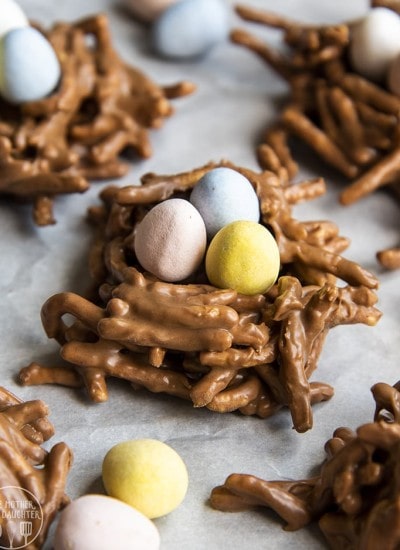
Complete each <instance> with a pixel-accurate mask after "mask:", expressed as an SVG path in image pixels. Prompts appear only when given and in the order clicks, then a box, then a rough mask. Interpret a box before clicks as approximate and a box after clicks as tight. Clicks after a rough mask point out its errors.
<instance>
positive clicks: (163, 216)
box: [134, 199, 207, 282]
mask: <svg viewBox="0 0 400 550" xmlns="http://www.w3.org/2000/svg"><path fill="white" fill-rule="evenodd" d="M206 245H207V235H206V228H205V225H204V221H203V219H202V217H201V216H200V214H199V212H198V211H197V210H196V208H195V207H194V206H193V205H192V204H190V202H189V201H186V200H184V199H168V200H166V201H163V202H160V203H158V204H157V205H156V206H153V208H152V209H151V210H149V212H148V213H147V214H146V216H145V217H144V218H143V220H142V221H141V222H140V223H139V224H138V226H137V228H136V233H135V244H134V248H135V254H136V257H137V259H138V260H139V262H140V264H141V265H142V267H143V268H144V269H146V270H147V271H150V273H153V275H155V276H156V277H158V278H159V279H161V280H163V281H167V282H175V281H182V280H183V279H186V278H187V277H189V275H191V274H192V273H194V272H195V271H196V269H197V268H198V267H199V265H200V263H201V261H202V260H203V258H204V254H205V251H206Z"/></svg>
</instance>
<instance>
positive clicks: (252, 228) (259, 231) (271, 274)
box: [206, 221, 280, 295]
mask: <svg viewBox="0 0 400 550" xmlns="http://www.w3.org/2000/svg"><path fill="white" fill-rule="evenodd" d="M279 269H280V254H279V248H278V245H277V242H276V240H275V239H274V237H273V235H272V233H270V232H269V231H268V229H267V228H266V227H264V226H263V225H261V224H259V223H255V222H249V221H236V222H232V223H230V224H228V225H226V226H225V227H223V228H222V229H220V230H219V231H218V233H217V234H216V235H215V237H214V238H213V240H212V241H211V243H210V246H209V247H208V250H207V255H206V272H207V276H208V279H209V281H210V282H211V283H212V284H213V285H215V286H217V287H219V288H233V289H234V290H237V291H238V292H240V293H241V294H246V295H253V294H262V293H264V292H267V291H268V290H269V289H270V288H271V286H272V285H273V284H274V283H275V281H276V279H277V277H278V274H279Z"/></svg>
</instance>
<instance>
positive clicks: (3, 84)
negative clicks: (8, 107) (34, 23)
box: [0, 0, 61, 104]
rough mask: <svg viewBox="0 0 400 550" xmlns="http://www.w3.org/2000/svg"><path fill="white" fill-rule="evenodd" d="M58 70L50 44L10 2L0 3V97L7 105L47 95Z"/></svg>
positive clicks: (17, 7) (57, 77)
mask: <svg viewBox="0 0 400 550" xmlns="http://www.w3.org/2000/svg"><path fill="white" fill-rule="evenodd" d="M60 75H61V69H60V64H59V61H58V59H57V56H56V54H55V52H54V50H53V47H52V46H51V44H50V43H49V41H48V40H47V39H46V38H45V37H44V36H43V34H42V33H40V32H39V31H38V30H36V29H34V28H33V27H30V26H29V22H28V20H27V18H26V16H25V15H24V13H23V12H22V10H21V9H20V7H19V6H18V5H17V4H16V3H15V2H13V0H2V2H1V16H0V95H1V96H2V97H3V98H4V99H6V100H7V101H8V102H10V103H16V104H18V103H24V102H26V101H36V100H39V99H42V98H44V97H46V96H47V95H49V94H50V93H51V92H52V91H53V90H54V88H55V87H56V86H57V83H58V81H59V80H60Z"/></svg>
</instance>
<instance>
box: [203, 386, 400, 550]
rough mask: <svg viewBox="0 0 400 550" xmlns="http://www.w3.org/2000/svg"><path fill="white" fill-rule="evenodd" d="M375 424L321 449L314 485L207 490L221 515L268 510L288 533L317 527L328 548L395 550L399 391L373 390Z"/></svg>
mask: <svg viewBox="0 0 400 550" xmlns="http://www.w3.org/2000/svg"><path fill="white" fill-rule="evenodd" d="M372 394H373V397H374V399H375V404H376V409H375V415H374V419H373V422H370V423H368V424H363V425H362V426H359V427H358V428H357V430H356V431H353V430H351V429H349V428H338V429H336V430H335V432H334V434H333V437H332V438H331V439H329V441H327V443H326V444H325V451H326V455H327V457H326V460H325V461H324V463H323V464H322V466H321V469H320V472H319V474H318V475H316V476H315V477H313V478H310V479H304V480H299V481H264V480H262V479H260V478H257V477H255V476H251V475H245V474H232V475H231V476H229V477H228V478H227V480H226V481H225V483H224V485H221V486H220V487H216V488H215V489H213V491H212V494H211V505H212V506H213V507H214V508H216V509H218V510H224V511H230V512H234V511H239V510H246V509H249V508H254V507H257V506H266V507H268V508H271V509H272V510H274V511H275V512H276V513H277V514H279V516H281V518H282V519H283V520H284V521H285V522H286V526H285V529H287V530H290V531H293V530H297V529H300V528H301V527H304V526H305V525H307V524H309V523H311V522H312V521H318V525H319V527H320V529H321V531H322V532H323V534H324V536H325V538H326V540H327V542H328V544H329V546H330V548H334V549H338V548H348V549H354V550H356V549H361V548H378V547H379V546H382V547H383V548H387V549H393V550H394V549H395V548H398V546H399V543H400V527H399V521H398V517H399V512H398V511H399V501H400V484H399V478H398V468H399V466H398V465H399V460H400V383H399V382H397V384H395V385H394V386H393V387H392V386H390V385H388V384H385V383H378V384H375V385H374V386H373V387H372Z"/></svg>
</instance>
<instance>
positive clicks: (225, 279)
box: [134, 167, 280, 295]
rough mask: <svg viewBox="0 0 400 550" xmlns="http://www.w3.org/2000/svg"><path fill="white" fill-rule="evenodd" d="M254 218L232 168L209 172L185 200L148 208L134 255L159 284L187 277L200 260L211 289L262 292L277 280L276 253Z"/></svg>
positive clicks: (251, 199)
mask: <svg viewBox="0 0 400 550" xmlns="http://www.w3.org/2000/svg"><path fill="white" fill-rule="evenodd" d="M259 218H260V207H259V201H258V197H257V194H256V192H255V191H254V189H253V186H252V185H251V183H250V182H249V180H248V179H247V178H245V177H244V176H243V175H242V174H240V173H239V172H237V171H236V170H232V169H230V168H225V167H220V168H215V169H213V170H210V171H209V172H207V173H206V174H205V175H204V176H203V177H202V178H201V179H200V180H199V181H198V182H197V184H196V185H195V186H194V188H193V190H192V192H191V194H190V196H189V200H185V199H181V198H173V199H168V200H165V201H163V202H161V203H158V204H157V205H156V206H154V207H153V208H152V209H150V210H149V212H148V213H147V214H146V215H145V216H144V218H143V219H142V221H141V222H140V223H139V224H138V225H137V228H136V231H135V235H134V250H135V254H136V257H137V259H138V261H139V263H140V264H141V265H142V267H143V268H144V269H146V270H147V271H149V272H150V273H152V274H153V275H156V277H158V278H159V279H161V280H163V281H167V282H177V281H182V280H184V279H187V278H189V277H190V276H191V275H193V274H194V273H195V272H196V270H198V268H199V267H200V266H201V264H202V263H203V261H204V263H205V271H206V275H207V277H208V280H209V281H210V283H212V284H213V285H215V286H217V287H220V288H233V289H234V290H237V291H238V292H240V293H242V294H248V295H251V294H257V293H264V292H266V291H267V290H268V289H269V288H270V287H271V286H272V285H273V284H274V282H275V281H276V279H277V277H278V273H279V268H280V255H279V249H278V245H277V243H276V241H275V239H274V237H273V236H272V234H271V233H270V232H269V231H268V229H267V228H266V227H264V226H263V225H261V224H260V223H258V221H259Z"/></svg>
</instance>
